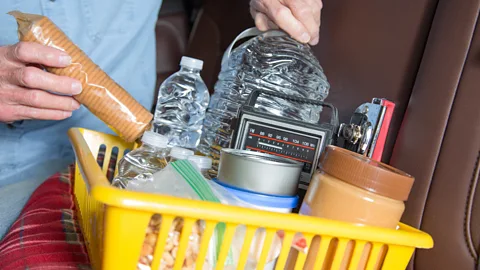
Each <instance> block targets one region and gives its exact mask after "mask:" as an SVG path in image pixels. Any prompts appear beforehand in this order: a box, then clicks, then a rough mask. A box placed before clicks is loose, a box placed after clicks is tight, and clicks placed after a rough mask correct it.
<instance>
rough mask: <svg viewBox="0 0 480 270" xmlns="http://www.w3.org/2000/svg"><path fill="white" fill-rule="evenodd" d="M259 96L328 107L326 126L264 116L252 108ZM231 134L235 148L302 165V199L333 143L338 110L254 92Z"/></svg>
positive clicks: (268, 93)
mask: <svg viewBox="0 0 480 270" xmlns="http://www.w3.org/2000/svg"><path fill="white" fill-rule="evenodd" d="M260 94H261V95H269V96H274V97H277V98H282V99H286V100H289V101H293V102H295V103H299V104H311V105H317V106H322V107H324V108H330V109H331V111H332V113H331V119H330V122H327V123H318V124H310V123H305V122H301V121H292V119H289V118H285V117H281V116H275V115H270V114H267V113H265V112H263V111H260V110H258V109H256V108H255V103H256V101H257V99H258V97H259V96H260ZM237 121H238V125H237V128H236V129H235V134H234V139H233V142H234V148H236V149H243V150H250V151H256V152H262V153H266V154H270V155H275V156H279V157H284V158H289V159H292V160H296V161H299V162H303V164H304V166H303V171H302V174H301V177H300V185H299V188H300V189H299V193H300V196H301V197H303V195H304V193H305V191H306V190H307V188H308V184H309V183H310V178H311V176H312V174H313V172H314V171H315V169H316V167H317V164H318V159H319V157H320V154H321V152H322V151H323V149H324V148H325V146H326V145H328V144H332V143H333V138H334V134H335V131H336V130H337V129H338V113H337V109H336V108H335V107H334V106H332V105H331V104H328V103H324V102H319V101H313V100H308V99H302V98H297V97H292V96H287V95H283V94H277V93H271V92H266V91H258V90H256V91H253V92H252V93H251V94H250V96H249V98H248V100H247V102H246V103H245V105H244V106H243V107H242V108H241V111H240V112H239V114H238V120H237Z"/></svg>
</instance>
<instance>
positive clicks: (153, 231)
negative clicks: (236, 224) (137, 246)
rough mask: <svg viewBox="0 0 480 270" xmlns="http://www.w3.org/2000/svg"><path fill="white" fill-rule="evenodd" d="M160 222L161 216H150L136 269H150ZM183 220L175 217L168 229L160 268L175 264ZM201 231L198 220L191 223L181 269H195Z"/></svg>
mask: <svg viewBox="0 0 480 270" xmlns="http://www.w3.org/2000/svg"><path fill="white" fill-rule="evenodd" d="M161 224H162V217H161V215H159V214H155V215H153V216H152V219H151V220H150V223H149V224H148V227H147V231H146V235H145V240H144V241H143V246H142V251H141V253H140V258H139V261H138V267H137V269H138V270H143V269H150V266H151V264H152V259H153V252H154V250H155V245H156V243H157V239H158V234H159V232H160V227H161ZM183 225H184V223H183V220H182V219H181V218H176V219H175V220H174V221H173V223H172V226H171V227H170V231H169V233H168V238H167V242H166V243H165V248H164V251H163V254H162V259H161V263H160V269H162V270H171V269H173V266H174V264H175V258H176V257H177V251H178V248H179V245H180V236H181V234H182V229H183ZM202 232H203V226H202V224H201V222H200V221H197V222H195V223H194V224H193V227H192V232H191V233H190V237H189V243H188V247H187V251H186V255H185V260H184V261H183V265H182V269H185V270H190V269H191V270H193V269H195V261H196V260H197V257H198V253H199V251H200V241H201V239H202V238H201V236H202Z"/></svg>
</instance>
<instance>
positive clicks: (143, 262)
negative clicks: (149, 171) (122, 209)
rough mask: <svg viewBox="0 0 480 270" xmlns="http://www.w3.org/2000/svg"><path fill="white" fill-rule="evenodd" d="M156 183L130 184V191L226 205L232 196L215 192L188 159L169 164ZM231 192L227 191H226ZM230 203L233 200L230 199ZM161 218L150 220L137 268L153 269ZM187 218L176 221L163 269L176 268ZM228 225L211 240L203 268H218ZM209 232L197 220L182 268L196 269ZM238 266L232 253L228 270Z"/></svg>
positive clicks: (159, 173)
mask: <svg viewBox="0 0 480 270" xmlns="http://www.w3.org/2000/svg"><path fill="white" fill-rule="evenodd" d="M153 179H154V181H129V182H128V184H127V187H126V189H128V190H134V191H141V192H148V193H158V194H163V195H171V196H175V197H181V198H186V199H194V200H203V201H210V202H218V203H222V201H223V202H224V203H225V202H226V201H227V199H226V198H227V197H228V194H226V193H224V195H223V198H222V199H219V197H222V195H221V194H222V191H220V190H216V191H214V190H213V189H212V187H211V186H210V184H209V183H208V180H206V179H205V178H203V176H202V175H201V174H200V172H198V171H197V170H196V169H195V167H194V166H193V165H192V164H191V163H190V162H189V161H186V160H179V161H175V162H171V163H169V165H167V167H165V168H164V169H163V170H161V171H159V172H157V173H155V174H154V175H153ZM224 192H227V191H224ZM228 200H229V201H230V203H232V202H233V199H228ZM161 220H162V219H161V215H154V216H153V217H152V219H151V220H150V223H149V226H148V227H147V230H146V235H145V240H144V243H143V247H142V251H141V254H140V258H139V262H138V267H137V269H150V265H151V263H152V259H153V252H154V249H155V246H156V242H157V237H158V233H159V231H160V227H161ZM183 225H184V224H183V219H182V218H175V220H174V221H173V224H172V226H171V227H170V231H169V234H168V238H167V242H166V245H165V249H164V253H163V254H162V259H161V264H160V269H162V270H163V269H168V270H169V269H173V266H174V263H175V258H176V252H177V249H178V246H179V241H180V237H181V234H182V229H183ZM225 228H226V227H225V224H223V223H219V224H218V225H217V227H216V229H215V231H214V234H213V236H212V238H211V239H210V244H209V249H208V253H207V258H206V260H205V264H204V265H203V269H214V268H215V263H216V261H217V256H218V252H219V251H220V247H221V244H222V238H223V235H224V232H225ZM204 229H205V223H204V221H197V222H196V223H195V224H194V225H193V227H192V232H191V234H190V237H189V244H188V247H187V251H186V256H185V260H184V262H183V264H182V269H185V270H186V269H195V261H196V259H197V257H198V253H199V251H200V244H201V241H202V235H203V231H204ZM233 264H234V260H233V255H232V252H231V251H230V252H229V254H228V257H227V260H226V262H225V265H224V269H227V268H229V267H232V266H233Z"/></svg>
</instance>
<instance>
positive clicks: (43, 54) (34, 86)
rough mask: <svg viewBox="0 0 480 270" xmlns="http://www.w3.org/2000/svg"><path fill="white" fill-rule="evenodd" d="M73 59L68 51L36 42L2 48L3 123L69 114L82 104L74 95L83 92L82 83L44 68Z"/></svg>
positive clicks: (0, 99)
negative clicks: (43, 67)
mask: <svg viewBox="0 0 480 270" xmlns="http://www.w3.org/2000/svg"><path fill="white" fill-rule="evenodd" d="M70 62H71V58H70V56H68V55H67V54H66V53H65V52H63V51H61V50H57V49H55V48H50V47H47V46H43V45H40V44H36V43H28V42H19V43H17V44H15V45H11V46H3V47H0V122H5V123H11V122H14V121H18V120H24V119H40V120H61V119H65V118H68V117H70V116H71V115H72V111H74V110H76V109H78V108H79V107H80V104H79V103H78V102H77V101H76V100H75V99H73V97H72V95H76V94H79V93H80V92H81V91H82V84H81V83H80V82H79V81H77V80H75V79H72V78H69V77H65V76H57V75H54V74H51V73H48V72H46V71H44V70H43V69H42V66H49V67H66V66H68V65H69V64H70ZM59 94H60V95H59Z"/></svg>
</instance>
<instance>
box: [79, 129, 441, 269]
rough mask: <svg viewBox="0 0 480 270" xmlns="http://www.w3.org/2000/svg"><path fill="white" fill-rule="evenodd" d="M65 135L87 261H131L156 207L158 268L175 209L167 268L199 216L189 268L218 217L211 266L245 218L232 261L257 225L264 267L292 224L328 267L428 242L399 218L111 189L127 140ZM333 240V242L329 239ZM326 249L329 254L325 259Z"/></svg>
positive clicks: (393, 256)
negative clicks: (328, 215)
mask: <svg viewBox="0 0 480 270" xmlns="http://www.w3.org/2000/svg"><path fill="white" fill-rule="evenodd" d="M69 137H70V139H71V142H72V144H73V146H74V149H75V153H76V157H77V165H76V171H75V182H74V192H75V198H76V204H77V211H78V213H79V217H80V222H81V228H82V232H83V235H84V238H85V241H86V243H87V248H88V254H89V257H90V260H91V262H92V265H93V267H94V269H107V270H112V269H115V270H118V269H132V270H133V269H136V267H137V262H138V259H139V254H140V250H141V248H142V244H143V241H144V237H145V230H146V228H147V226H148V223H149V221H150V219H151V217H152V215H153V214H155V213H158V214H161V215H162V226H161V228H160V232H159V236H158V241H157V244H156V247H155V251H154V256H153V262H152V269H154V270H157V269H159V265H160V261H161V257H162V256H161V254H163V250H164V244H165V241H166V239H167V234H168V232H169V229H170V225H171V223H172V221H173V220H174V219H175V218H176V217H182V218H183V219H184V223H185V226H184V229H183V232H182V236H181V238H180V244H179V249H178V253H177V257H176V261H175V265H174V269H182V264H183V261H184V257H185V251H186V248H187V245H188V241H189V237H188V236H189V234H190V230H191V225H192V224H194V222H196V221H197V220H204V221H205V224H206V227H205V230H204V234H203V236H204V237H202V242H201V246H200V252H199V255H198V258H197V261H196V269H202V267H203V262H204V260H205V257H206V254H207V248H208V244H209V243H208V242H209V238H210V236H211V235H212V233H213V231H214V228H215V226H216V225H217V224H218V223H219V222H224V223H225V224H226V230H225V234H224V238H223V243H222V245H221V250H220V253H219V257H218V261H217V268H216V269H222V268H223V267H222V265H223V262H225V260H226V257H227V253H228V250H229V247H230V243H231V241H232V238H233V235H234V233H235V229H236V227H237V226H238V225H240V224H243V225H246V228H247V229H246V234H245V239H244V245H243V247H242V251H241V254H240V257H239V262H238V265H237V269H244V268H245V264H246V262H247V257H248V253H249V251H248V250H249V246H250V243H251V242H252V239H253V237H254V235H255V231H256V230H257V229H258V228H265V230H266V234H265V235H266V236H265V242H264V243H265V244H264V246H263V249H262V252H261V256H260V260H259V262H258V265H257V269H264V264H265V261H266V259H267V255H268V251H269V249H270V247H271V242H272V239H273V238H274V235H275V234H276V232H277V231H279V230H283V231H284V234H285V237H284V239H283V243H291V242H292V239H293V237H294V234H295V233H296V232H301V233H303V235H304V236H305V238H306V240H307V244H310V243H311V241H312V239H313V237H320V239H321V240H320V244H319V245H320V246H319V248H318V254H317V255H316V264H315V269H322V266H323V267H326V268H329V269H341V268H342V269H358V264H359V261H360V260H361V259H362V256H365V254H363V251H364V248H365V247H366V246H367V245H368V246H369V247H370V252H369V253H368V255H367V256H368V258H367V263H366V269H405V268H406V266H407V265H408V262H409V260H410V258H411V256H412V254H413V252H414V250H415V248H431V247H432V246H433V240H432V238H431V237H430V236H429V235H428V234H426V233H424V232H421V231H419V230H416V229H414V228H412V227H409V226H406V225H404V224H399V227H400V228H399V229H398V230H389V229H382V228H373V227H358V226H355V225H352V224H348V223H343V222H336V221H331V220H325V219H320V218H314V217H308V216H300V215H296V214H281V213H271V212H265V211H259V210H251V209H245V208H240V207H234V206H227V205H221V204H216V203H210V202H203V201H194V200H188V199H181V198H175V197H171V196H161V195H154V194H146V193H139V192H132V191H126V190H121V189H117V188H114V187H111V186H110V185H109V182H108V180H107V178H106V176H105V175H106V170H107V168H108V166H107V165H108V161H109V159H110V155H111V149H113V148H114V147H117V148H118V150H119V151H118V153H119V156H118V160H120V158H121V157H122V155H123V152H124V150H125V149H131V148H132V147H133V145H132V144H128V143H125V142H123V141H121V140H120V139H119V138H118V137H116V136H112V135H107V134H103V133H99V132H95V131H90V130H85V129H77V128H74V129H71V130H70V131H69ZM101 145H105V146H106V148H107V150H106V154H105V159H104V164H105V165H104V166H103V167H104V168H100V166H99V165H98V163H97V162H96V158H95V157H96V156H97V155H98V151H99V148H100V146H101ZM188 224H190V226H187V225H188ZM333 242H335V243H336V244H335V245H331V243H333ZM352 243H353V245H352ZM332 246H333V247H334V248H333V250H332ZM349 248H350V249H352V250H350V251H349V252H348V254H349V255H348V256H349V258H344V257H345V256H344V254H347V253H346V252H345V251H346V250H347V249H349ZM289 252H290V245H289V244H284V245H282V248H281V252H280V256H279V257H278V260H277V264H276V268H275V269H277V270H280V269H284V268H285V264H286V261H287V257H288V254H289ZM327 256H328V258H329V259H326V258H327ZM306 257H307V255H306V254H304V253H299V255H298V257H297V260H296V263H295V269H303V265H304V263H305V260H306ZM326 261H329V265H328V266H326V265H324V262H326ZM323 269H325V268H323Z"/></svg>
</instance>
